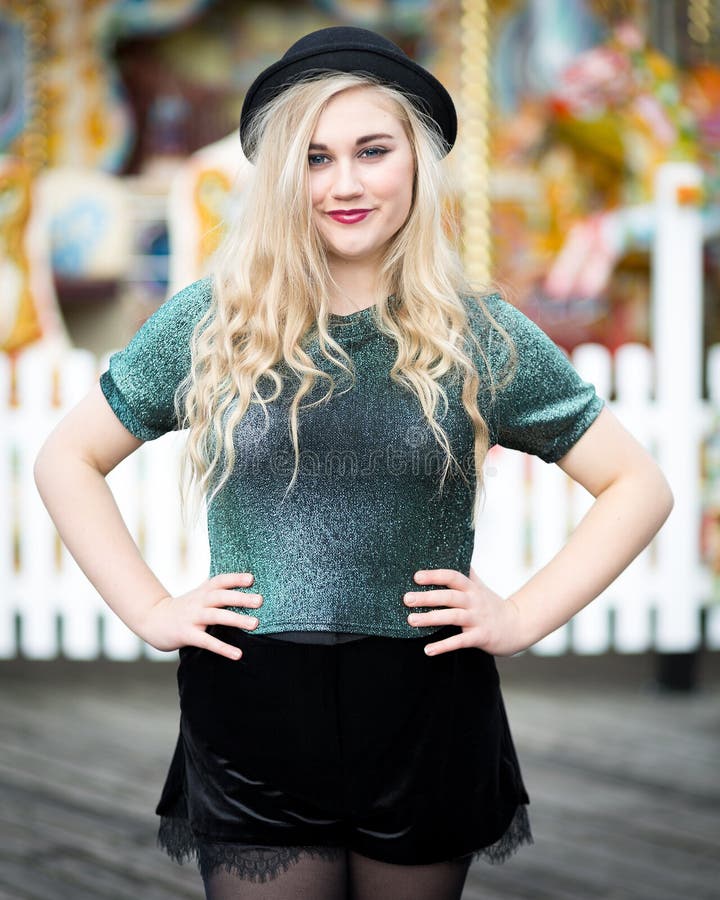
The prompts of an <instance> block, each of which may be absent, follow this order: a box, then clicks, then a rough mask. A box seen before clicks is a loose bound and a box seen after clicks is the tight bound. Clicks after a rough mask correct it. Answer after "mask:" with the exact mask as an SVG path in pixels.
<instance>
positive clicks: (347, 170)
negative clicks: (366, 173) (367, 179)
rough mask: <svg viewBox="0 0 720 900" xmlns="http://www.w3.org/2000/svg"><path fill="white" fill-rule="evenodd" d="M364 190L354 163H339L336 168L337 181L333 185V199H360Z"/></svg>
mask: <svg viewBox="0 0 720 900" xmlns="http://www.w3.org/2000/svg"><path fill="white" fill-rule="evenodd" d="M363 190H364V188H363V186H362V182H361V181H360V178H359V177H358V173H357V170H356V169H355V166H354V165H353V164H352V162H349V161H343V162H338V164H337V165H336V167H335V180H334V181H333V185H332V195H333V197H335V198H337V199H338V200H342V199H348V198H350V197H358V196H359V195H360V194H362V192H363Z"/></svg>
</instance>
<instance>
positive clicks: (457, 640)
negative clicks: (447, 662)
mask: <svg viewBox="0 0 720 900" xmlns="http://www.w3.org/2000/svg"><path fill="white" fill-rule="evenodd" d="M465 646H467V645H466V644H465V643H464V642H463V636H462V635H461V634H454V635H453V636H452V637H449V638H445V640H444V641H436V642H435V643H433V644H425V653H426V654H427V655H428V656H440V655H441V654H442V653H449V652H450V651H451V650H462V649H463V647H465Z"/></svg>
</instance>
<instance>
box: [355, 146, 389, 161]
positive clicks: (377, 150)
mask: <svg viewBox="0 0 720 900" xmlns="http://www.w3.org/2000/svg"><path fill="white" fill-rule="evenodd" d="M387 152H388V151H387V150H386V149H385V147H366V148H365V150H363V152H362V153H361V154H360V156H364V155H365V154H366V153H370V154H372V156H370V157H369V158H370V159H373V158H376V157H378V156H384V155H385V154H386V153H387Z"/></svg>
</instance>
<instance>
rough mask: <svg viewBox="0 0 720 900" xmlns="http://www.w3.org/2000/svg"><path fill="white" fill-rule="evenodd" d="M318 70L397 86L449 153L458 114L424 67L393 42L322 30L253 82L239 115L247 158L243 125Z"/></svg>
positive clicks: (342, 29)
mask: <svg viewBox="0 0 720 900" xmlns="http://www.w3.org/2000/svg"><path fill="white" fill-rule="evenodd" d="M317 70H321V71H330V72H368V73H370V74H371V75H374V76H375V77H376V78H379V79H380V81H382V82H385V83H387V84H391V85H393V86H394V87H397V88H399V89H400V90H401V91H402V92H403V93H405V94H407V95H408V96H409V99H410V100H412V101H413V102H414V103H415V105H416V106H417V107H419V108H420V109H421V110H422V111H423V112H424V113H426V114H427V115H429V116H430V117H431V119H432V120H433V122H434V123H435V125H436V127H437V129H438V131H439V132H440V134H441V135H442V137H443V138H444V140H445V152H446V153H449V152H450V150H451V149H452V146H453V144H454V143H455V137H456V135H457V116H456V114H455V106H454V104H453V101H452V98H451V96H450V94H448V92H447V91H446V90H445V88H444V87H443V86H442V84H440V82H439V81H438V80H437V78H435V77H434V76H433V75H431V74H430V72H428V71H427V69H423V67H422V66H419V65H418V64H417V63H416V62H413V60H412V59H410V57H409V56H408V55H407V54H406V53H404V52H403V51H402V50H401V49H400V47H398V46H397V44H394V43H393V42H392V41H390V40H388V39H387V38H385V37H383V36H382V35H380V34H377V33H376V32H374V31H368V30H367V29H366V28H354V27H350V26H338V27H333V28H321V29H320V30H319V31H312V32H311V33H310V34H306V35H305V36H304V37H301V38H300V40H299V41H296V42H295V43H294V44H293V45H292V47H290V48H289V49H288V50H287V51H286V52H285V54H284V55H283V56H282V58H281V59H279V60H278V61H277V62H275V63H273V64H272V65H271V66H268V68H267V69H265V70H264V71H262V72H261V73H260V74H259V75H258V77H257V78H256V79H255V81H253V83H252V84H251V85H250V88H249V89H248V92H247V94H246V95H245V102H244V103H243V107H242V112H241V113H240V142H241V144H242V148H243V151H244V153H245V155H246V156H247V157H248V158H251V156H252V154H253V148H252V147H250V146H248V133H247V132H248V126H249V125H250V121H251V119H252V117H253V114H254V113H255V112H256V111H257V110H258V109H259V108H260V107H261V106H263V105H264V104H265V103H266V102H267V101H268V100H270V99H271V98H272V97H274V96H276V95H277V94H279V93H281V92H282V90H283V89H284V88H287V87H289V86H290V85H291V84H293V82H295V81H297V80H299V79H301V78H302V77H303V76H305V75H308V74H309V73H310V72H314V71H317Z"/></svg>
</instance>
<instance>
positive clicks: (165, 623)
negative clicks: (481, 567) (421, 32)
mask: <svg viewBox="0 0 720 900" xmlns="http://www.w3.org/2000/svg"><path fill="white" fill-rule="evenodd" d="M455 132H456V118H455V109H454V107H453V103H452V100H451V98H450V97H449V95H448V93H447V91H446V90H445V89H444V88H443V86H442V85H441V84H440V83H439V82H438V81H437V80H436V79H435V78H434V77H433V76H432V75H430V73H428V72H427V71H425V70H424V69H422V68H421V67H420V66H418V65H417V64H416V63H414V62H413V61H411V60H410V59H409V58H408V57H407V56H406V55H405V54H404V53H403V52H402V51H401V50H400V49H399V48H398V47H396V46H395V45H394V44H393V43H391V42H390V41H388V40H386V39H385V38H383V37H381V36H380V35H377V34H374V33H372V32H368V31H365V30H362V29H356V28H330V29H323V30H321V31H319V32H314V33H312V34H310V35H307V36H306V37H304V38H302V39H301V40H300V41H298V42H297V43H296V44H294V45H293V46H292V47H291V48H290V49H289V50H288V51H287V53H286V54H285V55H284V56H283V58H282V59H281V60H279V61H278V62H277V63H275V64H274V65H272V66H270V67H269V68H268V69H266V70H265V71H264V72H262V73H261V74H260V75H259V76H258V78H257V80H256V81H255V83H254V84H253V85H252V87H251V88H250V91H249V92H248V94H247V97H246V100H245V104H244V107H243V113H242V121H241V127H240V136H241V140H242V145H243V149H244V151H245V153H246V155H247V157H248V158H249V159H250V160H251V161H252V162H253V163H254V167H255V168H254V178H253V181H252V183H251V184H249V185H247V186H246V187H245V189H244V191H243V197H242V207H241V210H240V214H239V216H238V219H237V221H235V222H234V223H233V224H232V226H231V228H230V231H229V233H228V236H227V239H226V241H225V243H224V245H223V247H222V249H221V252H220V253H219V254H218V256H217V259H216V261H215V268H214V272H213V277H212V278H207V279H202V280H200V281H198V282H196V283H194V284H191V285H189V286H188V287H187V288H185V289H184V290H182V291H180V292H179V293H177V294H175V295H174V296H172V297H171V298H170V299H169V300H167V301H166V302H165V303H164V304H163V305H162V306H161V307H160V309H159V310H158V311H157V312H156V313H155V314H154V315H153V316H151V317H150V319H149V320H148V321H147V322H146V323H145V324H144V325H143V326H142V327H141V328H140V330H139V331H138V333H137V334H136V335H135V337H134V338H133V339H132V340H131V341H130V342H129V344H128V345H127V346H126V347H125V348H124V349H123V350H121V351H118V352H117V353H115V354H113V356H112V357H111V359H110V364H109V367H108V370H107V371H106V372H103V373H102V375H101V377H100V379H99V384H98V385H96V386H95V388H93V390H91V391H90V392H89V394H88V395H87V397H86V398H84V399H83V400H82V401H81V402H80V403H79V404H78V405H77V406H76V407H75V408H74V409H73V410H71V411H70V413H69V414H68V415H67V416H66V417H65V418H64V420H63V421H62V422H61V423H60V424H59V425H58V427H57V428H56V429H55V430H54V431H53V433H52V434H51V435H50V437H49V438H48V439H47V441H46V443H45V445H44V447H43V448H42V450H41V451H40V454H39V456H38V459H37V462H36V467H35V476H36V481H37V485H38V488H39V490H40V492H41V495H42V497H43V500H44V502H45V504H46V505H47V507H48V510H49V511H50V514H51V515H52V517H53V519H54V521H55V523H56V525H57V528H58V530H59V532H60V534H61V536H62V538H63V540H64V541H65V543H66V544H67V546H68V548H69V550H70V551H71V552H72V554H73V555H74V557H75V558H76V559H77V561H78V563H79V565H80V566H81V567H82V568H83V570H84V572H85V573H86V574H87V576H88V578H89V579H90V580H91V581H92V583H93V584H94V585H95V587H96V588H97V590H98V591H99V592H100V594H101V595H102V596H103V598H104V599H105V600H106V602H107V603H108V604H109V605H110V607H111V608H112V609H113V610H114V611H115V612H116V613H117V615H118V616H120V617H121V618H122V620H123V621H124V622H126V623H127V625H128V626H129V627H130V628H132V629H133V631H135V633H137V634H138V635H139V636H140V637H141V638H143V639H144V640H145V641H146V642H148V643H149V644H150V645H152V646H153V647H156V648H158V649H161V650H174V649H179V652H180V663H179V666H178V673H177V675H178V686H179V694H180V707H181V721H180V734H179V737H178V742H177V746H176V750H175V755H174V758H173V760H172V763H171V766H170V770H169V773H168V777H167V780H166V783H165V786H164V790H163V792H162V796H161V799H160V802H159V803H158V807H157V810H156V811H157V813H158V815H159V816H160V817H161V819H160V831H159V841H160V843H161V845H162V846H163V847H164V848H165V849H166V850H167V852H168V853H170V854H171V855H172V856H173V857H174V858H176V859H178V860H183V859H185V858H186V857H189V856H196V857H197V860H198V863H199V867H200V871H201V874H202V878H203V881H204V885H205V891H206V894H207V896H208V897H210V898H215V900H218V898H230V897H232V898H236V897H238V898H246V897H247V898H255V897H263V898H300V897H306V898H313V900H322V898H328V900H329V898H343V897H353V898H357V900H370V898H372V900H379V898H388V900H390V898H392V900H400V898H412V900H422V898H427V900H442V898H448V900H450V898H457V897H459V896H460V894H461V892H462V887H463V884H464V881H465V877H466V874H467V870H468V866H469V865H470V863H471V861H472V859H473V858H476V857H477V858H479V857H485V858H487V859H490V860H491V861H502V860H504V859H505V858H507V857H508V856H509V855H510V854H511V853H512V852H514V851H515V850H516V849H517V848H518V847H519V846H520V845H521V844H523V843H529V842H531V840H532V838H531V833H530V826H529V822H528V816H527V804H528V802H529V800H528V795H527V793H526V790H525V787H524V784H523V781H522V777H521V773H520V769H519V766H518V762H517V758H516V755H515V750H514V747H513V743H512V739H511V736H510V732H509V729H508V724H507V719H506V716H505V710H504V707H503V702H502V697H501V693H500V688H499V684H498V676H497V671H496V668H495V662H494V656H495V655H511V654H514V653H517V652H518V651H521V650H524V649H525V648H527V647H530V646H531V645H532V644H534V643H535V642H536V641H538V640H539V639H541V638H542V637H543V636H545V635H547V634H549V633H550V632H551V631H553V630H554V629H555V628H557V627H558V626H560V625H562V624H563V623H564V622H566V621H568V619H570V618H571V617H572V616H573V615H574V614H575V613H576V612H577V611H578V610H580V609H581V608H582V607H584V606H585V605H586V604H587V603H588V602H590V601H591V600H592V599H593V598H594V597H596V596H597V595H598V594H599V593H600V592H601V591H602V590H603V589H604V588H605V587H606V586H607V585H608V584H610V582H611V581H613V579H614V578H615V577H616V576H617V575H618V574H619V573H620V572H621V571H622V570H623V569H624V568H625V567H626V566H627V565H628V563H629V562H630V561H631V560H632V559H633V558H634V557H635V556H636V555H637V554H638V553H639V552H640V551H641V550H642V549H643V548H644V547H645V546H646V545H647V544H648V543H649V541H650V540H651V539H652V537H653V536H654V535H655V533H656V532H657V531H658V529H659V528H660V526H661V524H662V523H663V521H664V520H665V518H666V517H667V515H668V513H669V511H670V509H671V507H672V495H671V492H670V490H669V487H668V485H667V482H666V480H665V478H664V477H663V475H662V473H661V472H660V471H659V469H658V467H657V465H656V464H655V462H654V461H653V459H652V457H651V456H650V455H649V454H648V453H647V452H646V451H645V450H644V449H643V447H642V446H641V445H640V444H639V443H638V442H637V441H636V440H635V439H634V438H633V437H632V436H631V435H630V434H629V433H628V432H627V431H626V430H625V429H624V428H623V427H622V426H621V425H620V424H619V422H618V421H617V419H616V418H615V417H614V415H613V414H612V413H611V412H610V411H609V409H608V408H607V407H606V406H605V405H604V403H603V401H602V399H601V398H599V397H598V395H597V394H596V392H595V389H594V387H593V386H592V385H591V384H589V383H587V382H585V381H583V380H582V379H581V378H580V377H579V375H578V374H577V372H576V371H575V370H574V369H573V367H572V366H571V365H570V363H569V362H568V360H567V358H566V357H565V356H564V354H563V353H562V352H561V351H560V350H559V349H558V348H557V347H556V346H555V345H554V344H553V343H552V341H550V339H549V338H548V337H547V336H546V335H545V334H544V333H543V332H542V331H541V329H540V328H538V327H537V326H536V325H535V324H534V323H533V322H531V321H530V320H529V319H528V318H527V317H525V316H524V315H523V314H522V313H520V312H519V311H518V310H517V309H515V308H514V307H513V306H512V305H511V304H509V303H507V302H505V301H504V300H503V299H502V298H501V297H500V296H499V295H498V294H495V293H487V292H483V291H478V290H476V289H473V287H472V286H470V285H469V284H468V283H467V282H466V280H465V279H464V277H463V274H462V269H461V265H460V263H459V257H458V254H457V250H456V247H455V243H454V241H453V239H451V237H450V236H449V235H452V230H451V228H450V227H449V225H448V223H447V222H446V221H445V219H444V215H443V209H444V206H443V202H444V197H445V195H446V190H445V182H444V175H443V166H442V162H441V160H442V158H443V157H444V156H445V155H446V154H447V153H448V152H449V150H450V148H451V147H452V145H453V143H454V140H455ZM179 428H187V429H188V440H187V445H186V450H185V453H184V457H183V461H184V475H185V476H187V475H188V474H189V475H190V476H191V477H190V479H187V478H186V479H185V481H186V482H187V481H188V480H189V481H190V482H192V483H193V484H194V487H195V499H196V500H198V499H200V498H202V499H203V500H204V501H205V503H206V506H207V516H208V530H209V536H210V548H211V571H210V576H209V577H208V579H207V580H206V581H203V582H202V584H200V585H198V586H197V587H194V588H192V589H191V590H188V591H187V593H185V594H182V595H181V596H170V595H169V593H168V591H167V590H166V589H165V588H164V586H163V585H162V584H161V583H160V582H159V581H158V579H157V578H156V577H155V575H154V574H153V573H152V572H151V571H150V569H149V568H148V566H147V565H146V564H145V562H144V561H143V559H142V557H141V556H140V553H139V550H138V548H137V546H136V545H135V543H134V542H133V540H132V538H131V537H130V535H129V533H128V531H127V529H126V527H125V525H124V523H123V521H122V518H121V516H120V514H119V512H118V509H117V507H116V505H115V503H114V500H113V497H112V495H111V493H110V491H109V489H108V486H107V484H106V481H105V476H106V475H107V474H108V472H110V471H111V470H112V469H113V468H114V467H115V466H116V465H117V464H118V463H119V462H120V461H121V460H122V459H124V458H125V457H127V456H128V455H129V454H130V453H132V452H133V451H135V450H136V449H137V448H138V447H139V446H140V445H141V444H142V443H143V441H146V440H153V439H155V438H157V437H159V436H160V435H162V434H164V433H166V432H168V431H170V430H173V429H179ZM495 443H499V444H502V445H504V446H506V447H512V448H516V449H520V450H523V451H526V452H528V453H534V454H536V455H537V456H539V457H541V458H542V459H544V460H545V461H546V462H549V463H550V462H552V463H556V464H557V465H559V466H560V467H561V468H562V469H563V471H564V472H566V473H567V474H568V475H569V476H571V477H572V478H573V479H575V480H576V481H577V482H579V483H580V484H581V485H583V486H584V487H585V488H587V490H588V491H590V493H591V494H592V495H593V496H594V497H595V501H594V503H593V505H592V507H591V509H590V510H589V512H588V513H587V514H586V516H585V517H584V519H583V520H582V521H581V522H580V524H579V525H578V526H577V528H576V529H575V531H574V532H573V534H572V535H571V537H570V539H569V540H568V542H567V544H566V545H565V546H564V547H563V548H562V550H561V551H560V552H559V553H558V554H557V555H556V556H555V557H554V558H553V559H552V560H551V561H550V562H549V563H548V564H547V565H546V566H544V567H543V568H542V569H541V570H540V571H539V572H537V573H536V574H535V575H534V576H533V577H532V578H531V579H530V580H529V581H528V582H527V583H526V584H524V585H523V586H522V587H520V588H519V589H518V590H517V591H516V592H515V593H514V594H512V595H511V596H509V597H502V596H499V595H498V594H497V593H496V592H495V591H493V590H492V588H491V587H490V586H488V585H486V584H485V583H484V582H483V581H482V579H481V578H480V577H479V576H478V575H477V574H476V573H475V572H474V570H473V569H472V568H471V566H470V562H471V558H472V552H473V535H474V522H475V516H476V514H477V513H478V511H479V498H480V495H481V489H482V466H483V461H484V459H485V455H486V453H487V451H488V448H489V447H490V446H492V445H493V444H495ZM184 499H185V498H184ZM552 514H553V512H552V511H551V510H549V511H548V515H552ZM428 592H432V597H428V596H427V594H428Z"/></svg>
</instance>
